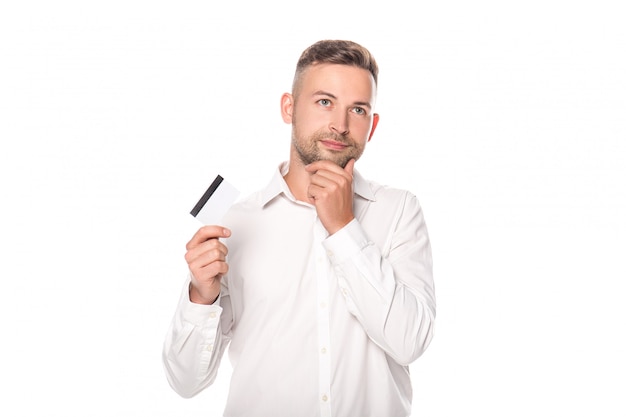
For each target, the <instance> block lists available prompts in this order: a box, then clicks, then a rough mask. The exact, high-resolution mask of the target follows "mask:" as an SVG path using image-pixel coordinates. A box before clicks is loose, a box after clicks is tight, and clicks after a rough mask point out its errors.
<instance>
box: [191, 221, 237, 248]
mask: <svg viewBox="0 0 626 417" xmlns="http://www.w3.org/2000/svg"><path fill="white" fill-rule="evenodd" d="M229 236H230V230H229V229H227V228H226V227H222V226H217V225H211V226H203V227H201V228H200V229H198V231H197V232H196V233H195V234H194V235H193V237H192V238H191V240H190V241H189V242H188V243H187V246H186V247H187V250H189V249H192V248H195V247H196V246H198V245H199V244H201V243H202V242H205V241H207V240H209V239H216V238H220V237H229Z"/></svg>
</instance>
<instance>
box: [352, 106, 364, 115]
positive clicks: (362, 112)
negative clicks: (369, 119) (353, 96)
mask: <svg viewBox="0 0 626 417" xmlns="http://www.w3.org/2000/svg"><path fill="white" fill-rule="evenodd" d="M354 112H355V113H356V114H367V112H366V111H365V109H364V108H363V107H355V108H354Z"/></svg>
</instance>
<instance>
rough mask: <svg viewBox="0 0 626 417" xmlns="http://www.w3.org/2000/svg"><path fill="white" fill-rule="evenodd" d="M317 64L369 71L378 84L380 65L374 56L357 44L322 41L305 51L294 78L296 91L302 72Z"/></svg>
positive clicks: (340, 41) (341, 41)
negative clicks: (346, 66)
mask: <svg viewBox="0 0 626 417" xmlns="http://www.w3.org/2000/svg"><path fill="white" fill-rule="evenodd" d="M315 64H341V65H351V66H354V67H358V68H362V69H364V70H367V71H369V72H370V74H372V77H373V78H374V84H378V64H376V60H375V59H374V56H373V55H372V54H371V53H370V51H368V50H367V49H366V48H364V47H363V46H361V45H359V44H358V43H356V42H352V41H344V40H322V41H318V42H316V43H314V44H313V45H311V46H309V47H308V48H307V49H305V50H304V52H302V55H300V59H298V64H297V65H296V74H295V76H294V77H293V88H294V89H295V87H296V83H297V81H298V79H299V78H300V75H301V74H302V72H303V71H304V70H305V69H306V68H308V67H310V66H311V65H315Z"/></svg>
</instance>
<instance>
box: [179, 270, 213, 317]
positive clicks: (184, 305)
mask: <svg viewBox="0 0 626 417" xmlns="http://www.w3.org/2000/svg"><path fill="white" fill-rule="evenodd" d="M190 283H191V281H190V280H187V283H186V284H185V287H184V290H183V292H182V294H181V297H180V304H179V309H180V311H181V312H182V316H183V317H184V319H185V321H188V322H190V323H192V324H195V325H204V324H206V323H207V321H211V320H219V318H220V315H221V314H222V307H221V306H220V301H221V299H222V294H221V293H220V295H219V296H218V297H217V300H215V302H214V303H213V304H209V305H206V304H197V303H192V302H191V300H190V299H189V284H190Z"/></svg>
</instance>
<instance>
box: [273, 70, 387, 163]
mask: <svg viewBox="0 0 626 417" xmlns="http://www.w3.org/2000/svg"><path fill="white" fill-rule="evenodd" d="M375 88H376V86H375V83H374V79H373V77H372V76H371V74H370V73H369V71H367V70H364V69H361V68H357V67H353V66H347V65H337V64H318V65H313V66H311V67H309V68H308V69H306V70H305V72H304V73H303V74H302V75H301V79H300V81H299V83H298V85H297V86H296V88H295V91H294V96H293V97H292V99H293V102H292V105H290V106H287V109H286V110H285V106H284V103H283V111H284V112H285V111H287V112H288V113H289V116H288V117H286V116H285V113H283V118H284V119H285V121H286V122H291V124H292V133H291V144H292V156H294V157H297V158H299V159H300V161H301V162H302V163H303V164H305V165H306V164H310V163H312V162H315V161H318V160H330V161H333V162H335V163H336V164H338V165H339V166H341V167H345V165H346V164H347V163H348V161H349V160H350V159H352V158H354V159H359V157H360V156H361V154H362V153H363V150H364V149H365V144H366V143H367V142H368V141H369V140H370V138H371V136H372V134H373V133H374V129H375V127H376V123H377V121H378V115H376V114H374V113H373V107H374V101H375ZM285 117H286V118H285Z"/></svg>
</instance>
